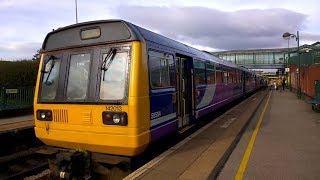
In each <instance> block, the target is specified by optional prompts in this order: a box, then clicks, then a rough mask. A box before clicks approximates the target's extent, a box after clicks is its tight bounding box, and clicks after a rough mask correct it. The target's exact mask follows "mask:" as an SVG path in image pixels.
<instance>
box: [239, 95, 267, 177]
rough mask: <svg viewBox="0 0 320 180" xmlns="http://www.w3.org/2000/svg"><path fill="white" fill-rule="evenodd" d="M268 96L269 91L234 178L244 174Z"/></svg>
mask: <svg viewBox="0 0 320 180" xmlns="http://www.w3.org/2000/svg"><path fill="white" fill-rule="evenodd" d="M270 97H271V92H270V93H269V96H268V99H267V102H266V104H265V105H264V107H263V111H262V113H261V114H260V117H259V121H258V124H257V125H256V128H255V129H254V131H253V133H252V136H251V139H250V141H249V144H248V146H247V149H246V152H245V153H244V156H243V158H242V161H241V164H240V166H239V169H238V172H237V174H236V176H235V178H234V179H235V180H242V179H243V174H244V171H245V170H246V168H247V164H248V161H249V158H250V155H251V151H252V148H253V144H254V142H255V140H256V137H257V134H258V131H259V128H260V125H261V123H262V120H263V117H264V113H265V112H266V109H267V107H268V104H269V101H270Z"/></svg>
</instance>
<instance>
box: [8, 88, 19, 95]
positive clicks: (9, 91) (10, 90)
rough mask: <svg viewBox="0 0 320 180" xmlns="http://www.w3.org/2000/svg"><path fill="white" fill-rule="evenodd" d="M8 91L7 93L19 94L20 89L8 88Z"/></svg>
mask: <svg viewBox="0 0 320 180" xmlns="http://www.w3.org/2000/svg"><path fill="white" fill-rule="evenodd" d="M6 93H7V94H17V93H18V89H6Z"/></svg>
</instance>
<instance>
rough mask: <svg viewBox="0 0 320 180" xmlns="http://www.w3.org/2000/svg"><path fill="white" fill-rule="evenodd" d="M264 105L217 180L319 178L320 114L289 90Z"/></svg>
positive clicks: (276, 95) (275, 95)
mask: <svg viewBox="0 0 320 180" xmlns="http://www.w3.org/2000/svg"><path fill="white" fill-rule="evenodd" d="M266 104H267V105H266ZM265 105H266V108H265V113H264V114H263V108H264V107H262V108H260V109H259V111H258V113H256V116H255V117H254V118H253V120H252V122H251V123H250V125H249V126H248V128H247V130H246V131H245V133H244V134H243V136H242V138H241V140H240V141H239V143H238V145H237V147H236V148H235V149H234V151H233V152H232V154H231V156H230V157H229V159H228V161H227V162H226V163H225V166H224V168H223V169H222V170H221V173H220V174H219V176H218V178H217V179H219V180H225V179H228V180H229V179H260V180H263V179H290V180H292V179H320V113H316V112H314V111H312V108H311V105H310V104H307V103H306V102H305V101H304V100H299V99H298V98H297V97H296V96H295V94H294V93H291V92H288V90H286V91H282V92H280V91H273V92H272V94H271V96H270V100H269V103H267V102H264V106H265Z"/></svg>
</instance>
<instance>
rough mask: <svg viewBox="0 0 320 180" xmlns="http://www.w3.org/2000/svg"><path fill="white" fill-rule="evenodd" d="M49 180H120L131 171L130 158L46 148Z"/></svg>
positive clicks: (42, 150)
mask: <svg viewBox="0 0 320 180" xmlns="http://www.w3.org/2000/svg"><path fill="white" fill-rule="evenodd" d="M38 153H40V154H46V155H48V163H49V169H50V179H122V178H124V177H126V176H127V175H129V174H130V173H131V170H132V166H131V160H132V158H131V157H125V156H116V155H109V154H102V153H95V152H89V151H85V150H79V149H65V148H56V147H51V146H47V147H45V148H44V149H41V150H40V151H39V152H38Z"/></svg>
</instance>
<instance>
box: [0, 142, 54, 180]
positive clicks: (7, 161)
mask: <svg viewBox="0 0 320 180" xmlns="http://www.w3.org/2000/svg"><path fill="white" fill-rule="evenodd" d="M41 148H43V147H42V146H41V147H37V148H31V149H29V150H27V151H22V152H18V153H15V154H12V155H8V156H3V157H0V179H4V180H9V179H23V178H24V177H26V176H30V175H33V174H36V173H38V172H41V171H43V170H45V169H48V162H47V156H45V155H42V154H38V153H37V151H38V150H39V149H41Z"/></svg>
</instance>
